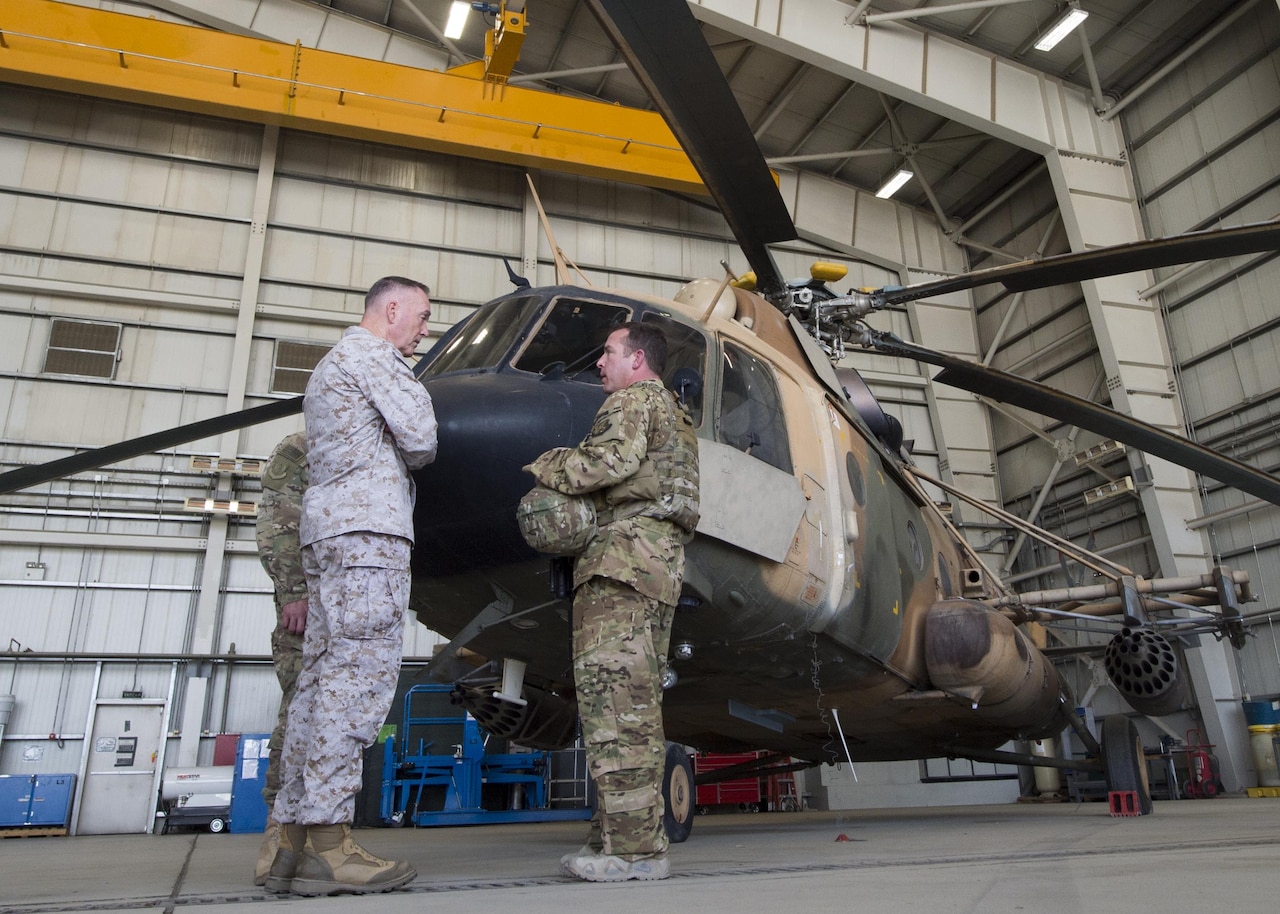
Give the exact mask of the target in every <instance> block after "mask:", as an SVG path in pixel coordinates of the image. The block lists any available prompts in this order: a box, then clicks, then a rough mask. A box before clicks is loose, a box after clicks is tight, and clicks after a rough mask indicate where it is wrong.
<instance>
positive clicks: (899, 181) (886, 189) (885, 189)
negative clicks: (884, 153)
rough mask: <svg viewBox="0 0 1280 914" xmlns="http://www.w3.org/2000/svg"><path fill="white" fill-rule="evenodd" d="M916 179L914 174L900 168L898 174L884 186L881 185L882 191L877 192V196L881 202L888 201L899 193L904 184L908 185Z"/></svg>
mask: <svg viewBox="0 0 1280 914" xmlns="http://www.w3.org/2000/svg"><path fill="white" fill-rule="evenodd" d="M914 177H915V173H914V172H910V171H907V170H906V169H905V168H899V169H898V173H897V174H896V175H894V176H893V177H892V178H890V179H889V180H888V181H885V182H884V184H883V185H881V187H880V189H879V190H878V191H876V196H877V197H879V198H880V199H881V200H888V199H889V198H890V197H892V196H893V195H894V194H896V193H897V192H898V190H899V189H900V188H901V187H902V185H903V184H906V183H907V182H908V181H910V180H911V179H912V178H914Z"/></svg>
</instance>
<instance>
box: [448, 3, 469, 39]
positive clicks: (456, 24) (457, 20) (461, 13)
mask: <svg viewBox="0 0 1280 914" xmlns="http://www.w3.org/2000/svg"><path fill="white" fill-rule="evenodd" d="M469 12H471V3H470V2H469V0H453V6H452V7H450V9H449V22H448V24H447V25H446V26H445V27H444V37H445V38H448V39H450V40H451V41H457V40H458V39H459V38H461V37H462V29H463V27H464V26H465V25H466V24H467V13H469Z"/></svg>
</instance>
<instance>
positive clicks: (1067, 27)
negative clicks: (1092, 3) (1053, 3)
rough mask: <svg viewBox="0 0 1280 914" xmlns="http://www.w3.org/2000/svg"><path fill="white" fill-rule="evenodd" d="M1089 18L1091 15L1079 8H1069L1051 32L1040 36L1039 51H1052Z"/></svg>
mask: <svg viewBox="0 0 1280 914" xmlns="http://www.w3.org/2000/svg"><path fill="white" fill-rule="evenodd" d="M1088 18H1089V14H1088V13H1087V12H1085V11H1084V10H1082V9H1080V7H1078V6H1069V7H1067V10H1066V12H1064V13H1063V14H1062V16H1061V17H1060V18H1059V19H1058V21H1057V22H1055V23H1054V24H1053V25H1052V26H1050V27H1049V31H1047V32H1045V33H1044V34H1043V35H1041V36H1040V40H1039V41H1037V42H1036V50H1037V51H1051V50H1053V49H1054V48H1055V47H1057V44H1058V42H1059V41H1061V40H1062V39H1064V38H1066V37H1067V36H1068V35H1070V34H1071V33H1072V32H1073V31H1074V30H1075V28H1076V26H1078V25H1079V24H1080V23H1082V22H1084V21H1085V20H1086V19H1088Z"/></svg>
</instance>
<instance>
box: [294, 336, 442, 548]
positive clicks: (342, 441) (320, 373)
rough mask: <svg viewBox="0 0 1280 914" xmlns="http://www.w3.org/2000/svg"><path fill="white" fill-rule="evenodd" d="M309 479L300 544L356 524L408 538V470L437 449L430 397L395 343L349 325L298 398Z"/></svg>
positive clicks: (348, 529)
mask: <svg viewBox="0 0 1280 914" xmlns="http://www.w3.org/2000/svg"><path fill="white" fill-rule="evenodd" d="M302 408H303V413H304V415H305V416H306V420H307V457H308V460H309V462H310V472H311V481H310V485H309V486H308V487H307V493H306V495H305V497H304V498H303V502H302V528H301V538H302V545H304V546H308V545H310V544H311V543H314V542H316V541H317V540H322V539H327V538H328V537H331V536H337V535H338V534H340V533H353V532H357V531H361V532H366V531H367V532H370V533H384V534H389V535H391V536H400V537H404V538H405V539H407V540H409V541H412V540H413V501H414V496H415V494H416V490H415V487H414V484H413V477H412V476H410V475H409V471H410V470H416V469H418V468H419V467H423V466H426V465H427V464H428V463H430V462H431V461H433V460H435V457H436V417H435V411H434V409H433V408H432V406H431V397H430V396H429V395H428V394H427V391H426V389H425V388H424V387H423V386H422V383H421V382H420V381H419V380H418V379H417V378H415V377H414V376H413V372H412V371H411V370H410V368H409V363H408V361H407V360H406V359H405V358H404V357H403V356H402V355H400V353H399V352H397V351H396V348H395V347H394V346H392V345H391V344H390V343H389V342H387V341H386V340H384V339H381V338H380V337H377V336H374V335H373V334H372V333H370V332H369V331H368V330H365V329H364V328H363V327H348V328H347V330H346V332H345V333H343V335H342V339H341V340H339V341H338V344H337V345H336V346H334V347H333V348H332V349H330V350H329V352H328V354H326V355H325V357H324V358H322V359H321V360H320V364H318V365H317V366H316V368H315V371H313V372H312V373H311V380H310V381H308V382H307V393H306V396H305V398H304V399H303V401H302Z"/></svg>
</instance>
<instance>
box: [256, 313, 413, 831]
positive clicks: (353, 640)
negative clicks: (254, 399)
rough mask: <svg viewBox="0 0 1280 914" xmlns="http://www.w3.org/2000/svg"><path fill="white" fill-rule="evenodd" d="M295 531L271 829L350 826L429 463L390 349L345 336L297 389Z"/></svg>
mask: <svg viewBox="0 0 1280 914" xmlns="http://www.w3.org/2000/svg"><path fill="white" fill-rule="evenodd" d="M303 414H304V415H305V417H306V422H307V456H308V464H309V473H310V479H309V484H308V486H307V490H306V494H305V495H304V497H303V503H302V519H301V524H300V534H301V540H302V543H303V546H304V549H303V555H302V560H303V568H304V570H305V571H306V575H307V591H308V594H309V603H310V605H309V609H308V614H307V633H306V639H305V641H304V643H303V648H302V672H301V673H300V674H299V676H298V687H297V694H296V695H295V696H294V699H293V702H292V704H291V705H290V706H289V725H288V729H287V731H286V733H285V741H284V750H283V753H282V761H283V782H282V784H281V787H280V792H279V794H277V795H276V805H275V816H276V819H277V820H278V821H280V822H282V823H296V824H301V825H332V824H339V823H350V822H352V821H353V820H354V813H355V795H356V793H357V791H358V790H359V789H360V783H361V771H362V769H363V752H364V749H365V748H366V747H368V746H370V745H372V744H373V741H374V739H375V738H376V736H377V733H378V729H379V728H380V727H381V726H382V723H383V721H384V720H386V717H387V711H388V710H390V708H391V699H392V696H393V694H394V691H395V685H396V679H397V677H398V676H399V673H400V660H401V654H402V651H403V645H404V613H405V610H406V609H407V608H408V605H409V584H410V574H409V555H410V550H411V547H412V542H413V501H414V494H415V490H414V485H413V478H412V477H411V476H410V475H409V470H411V469H417V468H419V467H422V466H425V465H426V464H428V463H430V462H431V461H432V460H434V459H435V454H436V419H435V412H434V410H433V409H432V405H431V397H430V396H428V394H427V392H426V390H425V389H424V388H423V387H422V385H421V384H420V383H419V382H418V380H417V379H416V378H414V377H413V373H412V372H411V371H410V369H409V363H408V362H407V361H405V359H404V358H403V357H402V356H401V355H400V353H399V352H397V351H396V349H395V347H394V346H392V345H391V344H390V343H389V342H387V341H386V340H384V339H381V338H380V337H377V336H374V335H373V334H372V333H369V332H368V331H367V330H365V329H363V328H361V327H351V328H348V329H347V331H346V332H345V333H344V334H343V336H342V339H341V340H339V341H338V344H337V345H336V346H334V347H333V349H331V350H330V351H329V353H328V354H327V355H325V357H324V358H323V359H321V360H320V363H319V364H318V365H317V366H316V368H315V371H313V372H312V374H311V380H310V381H309V382H308V384H307V393H306V396H305V399H304V400H303Z"/></svg>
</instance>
